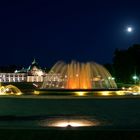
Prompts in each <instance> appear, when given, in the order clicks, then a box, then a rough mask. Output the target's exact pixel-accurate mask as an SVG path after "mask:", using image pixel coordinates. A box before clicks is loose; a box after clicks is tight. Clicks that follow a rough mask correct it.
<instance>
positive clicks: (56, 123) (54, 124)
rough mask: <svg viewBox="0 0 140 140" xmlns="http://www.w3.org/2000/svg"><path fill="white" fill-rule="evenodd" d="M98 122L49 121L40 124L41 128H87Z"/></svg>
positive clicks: (81, 120)
mask: <svg viewBox="0 0 140 140" xmlns="http://www.w3.org/2000/svg"><path fill="white" fill-rule="evenodd" d="M97 125H99V122H97V121H94V122H93V121H90V120H85V119H79V120H78V119H76V120H75V119H72V120H67V119H66V120H50V121H47V122H43V123H41V126H47V127H48V126H49V127H66V128H67V127H88V126H97Z"/></svg>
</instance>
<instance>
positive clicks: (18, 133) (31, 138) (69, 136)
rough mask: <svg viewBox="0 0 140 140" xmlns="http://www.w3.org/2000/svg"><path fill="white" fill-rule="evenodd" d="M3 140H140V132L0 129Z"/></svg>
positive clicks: (0, 136)
mask: <svg viewBox="0 0 140 140" xmlns="http://www.w3.org/2000/svg"><path fill="white" fill-rule="evenodd" d="M0 139H1V140H35V139H37V140H59V139H61V140H81V139H85V140H88V139H90V140H124V139H127V140H128V139H130V140H139V139H140V131H123V130H118V131H113V130H110V131H105V130H98V131H93V130H46V129H44V130H41V129H0Z"/></svg>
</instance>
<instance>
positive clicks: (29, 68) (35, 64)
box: [27, 59, 41, 71]
mask: <svg viewBox="0 0 140 140" xmlns="http://www.w3.org/2000/svg"><path fill="white" fill-rule="evenodd" d="M33 67H36V68H38V69H41V68H40V66H39V65H38V63H37V62H36V60H35V59H34V60H33V62H32V64H31V65H30V66H29V67H28V69H27V71H30V70H32V69H33Z"/></svg>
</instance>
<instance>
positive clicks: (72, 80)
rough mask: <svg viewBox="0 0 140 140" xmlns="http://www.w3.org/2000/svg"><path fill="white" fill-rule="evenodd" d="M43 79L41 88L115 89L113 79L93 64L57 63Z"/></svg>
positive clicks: (100, 67)
mask: <svg viewBox="0 0 140 140" xmlns="http://www.w3.org/2000/svg"><path fill="white" fill-rule="evenodd" d="M49 75H50V77H49V78H48V77H45V78H44V82H43V84H42V88H65V89H95V88H117V86H116V83H115V81H114V78H113V77H112V76H111V74H110V73H109V72H108V71H107V70H106V69H105V68H104V67H103V66H102V65H99V64H97V63H95V62H87V63H80V62H76V61H72V62H71V63H69V64H66V63H64V62H61V61H59V62H57V63H56V64H55V65H54V66H53V67H52V69H51V70H50V72H49Z"/></svg>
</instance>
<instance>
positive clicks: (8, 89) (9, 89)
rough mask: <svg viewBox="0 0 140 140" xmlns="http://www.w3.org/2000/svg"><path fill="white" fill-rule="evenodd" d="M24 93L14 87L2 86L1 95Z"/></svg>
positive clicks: (0, 88) (0, 87)
mask: <svg viewBox="0 0 140 140" xmlns="http://www.w3.org/2000/svg"><path fill="white" fill-rule="evenodd" d="M21 94H22V92H21V91H20V90H19V89H18V88H17V87H16V86H14V85H6V86H0V95H21Z"/></svg>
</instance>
